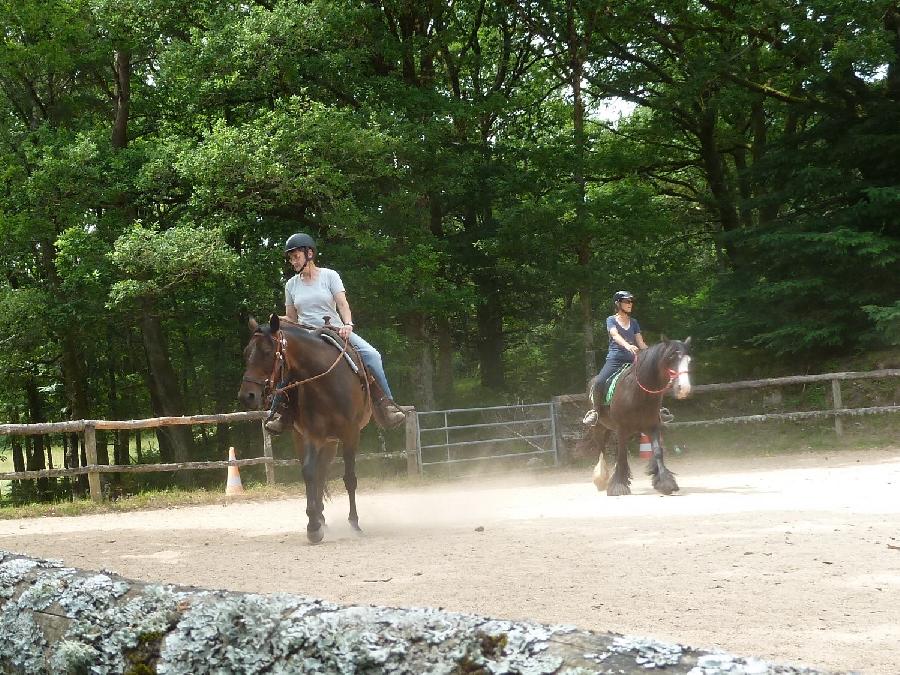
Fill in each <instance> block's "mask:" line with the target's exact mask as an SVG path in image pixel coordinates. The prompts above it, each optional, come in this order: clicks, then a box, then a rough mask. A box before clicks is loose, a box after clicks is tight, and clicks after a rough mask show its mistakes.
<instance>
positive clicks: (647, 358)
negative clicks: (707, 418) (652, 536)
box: [588, 338, 691, 496]
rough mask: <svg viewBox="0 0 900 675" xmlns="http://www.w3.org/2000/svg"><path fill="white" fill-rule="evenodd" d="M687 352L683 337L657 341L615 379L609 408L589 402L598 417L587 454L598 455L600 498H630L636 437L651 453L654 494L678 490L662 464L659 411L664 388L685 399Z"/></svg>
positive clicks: (687, 391)
mask: <svg viewBox="0 0 900 675" xmlns="http://www.w3.org/2000/svg"><path fill="white" fill-rule="evenodd" d="M690 348H691V339H690V338H687V339H686V340H685V341H684V342H681V341H679V340H663V341H662V342H659V343H657V344H655V345H653V346H652V347H650V348H649V349H647V350H646V351H643V352H640V353H639V354H638V356H637V358H636V359H635V363H634V364H633V365H632V366H631V367H630V368H629V369H628V370H626V371H625V372H624V373H623V374H622V376H621V377H619V381H618V383H617V384H616V388H615V391H614V392H613V398H612V401H611V402H610V405H609V407H608V408H607V407H604V406H600V405H599V404H600V403H601V401H592V404H593V405H594V408H595V410H597V412H598V414H599V423H598V424H597V425H596V426H593V427H591V428H590V431H589V439H590V442H591V444H592V446H593V449H594V451H596V452H598V453H599V460H598V462H597V466H596V467H594V476H593V480H594V485H596V486H597V489H598V490H602V489H603V488H606V494H608V495H610V496H618V495H628V494H631V488H630V485H631V468H630V467H629V466H628V441H629V440H630V439H631V438H632V437H633V436H634V435H636V434H638V433H645V434H647V435H648V436H649V437H650V440H651V444H652V448H653V456H652V457H651V458H650V463H649V464H648V466H647V473H648V474H650V476H651V477H652V482H653V487H654V489H655V490H657V491H658V492H661V493H663V494H665V495H670V494H672V493H673V492H677V491H678V483H676V482H675V477H674V476H673V475H672V472H671V471H669V469H668V468H667V467H666V465H665V462H664V461H663V447H662V442H661V436H660V431H661V430H662V422H661V421H660V417H659V407H660V403H661V401H662V397H663V393H664V392H666V391H667V390H668V389H670V388H671V389H672V390H673V393H674V394H675V397H676V398H679V399H682V398H686V397H687V396H689V395H690V393H691V382H690V373H689V368H690V363H691V356H690ZM596 379H597V378H596V377H595V378H593V379H592V380H591V382H590V384H589V385H588V392H589V393H590V392H593V391H594V384H595V380H596ZM610 431H615V432H616V437H617V440H618V452H617V454H616V468H615V470H614V471H613V474H612V477H610V475H609V464H608V462H607V461H606V459H605V458H604V451H605V449H606V438H607V436H608V435H609V433H610Z"/></svg>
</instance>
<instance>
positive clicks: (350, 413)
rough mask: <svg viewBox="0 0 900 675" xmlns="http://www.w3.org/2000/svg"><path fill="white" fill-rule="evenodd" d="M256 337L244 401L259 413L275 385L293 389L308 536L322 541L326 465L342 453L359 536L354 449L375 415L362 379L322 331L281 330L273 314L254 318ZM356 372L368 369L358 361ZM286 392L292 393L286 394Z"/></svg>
mask: <svg viewBox="0 0 900 675" xmlns="http://www.w3.org/2000/svg"><path fill="white" fill-rule="evenodd" d="M250 330H251V331H252V335H251V336H250V341H249V343H248V344H247V347H246V349H245V350H244V359H245V361H246V364H247V366H246V370H245V372H244V377H243V381H242V383H241V388H240V391H239V392H238V398H240V400H241V402H242V403H243V404H244V405H245V406H246V407H247V408H251V409H260V408H262V407H263V405H264V404H265V403H266V399H267V397H268V396H269V394H270V393H272V392H273V390H274V387H275V384H276V383H278V382H283V381H290V382H292V384H291V385H289V386H290V394H291V395H290V396H289V397H288V398H289V404H288V405H290V407H291V413H292V415H291V419H292V421H293V427H292V428H293V432H294V433H293V440H294V447H295V448H296V449H297V451H298V453H299V454H300V456H301V457H302V460H303V480H304V482H305V484H306V515H307V516H308V517H309V522H308V523H307V526H306V536H307V538H308V539H309V540H310V541H311V542H313V543H318V542H320V541H321V540H322V537H323V536H324V534H325V533H324V524H325V518H324V510H325V506H324V495H325V481H326V478H327V472H328V465H329V463H330V462H331V460H332V458H333V457H334V455H335V454H336V452H337V443H338V442H340V443H341V445H342V448H343V453H342V456H343V458H344V485H345V487H346V488H347V495H348V497H349V498H350V516H349V518H348V520H349V521H350V525H351V526H352V527H353V529H355V530H359V529H360V527H359V516H358V515H357V512H356V485H357V479H356V465H355V462H356V450H357V448H358V447H359V435H360V431H361V430H362V428H363V427H365V426H366V424H368V422H369V419H370V418H371V415H372V405H371V397H370V395H369V390H368V387H367V386H366V383H365V379H364V378H365V376H364V375H363V376H362V377H361V376H360V375H358V374H357V373H356V372H354V369H353V368H352V367H351V366H350V364H349V363H348V362H347V360H346V358H345V353H349V352H348V351H346V343H345V344H344V350H338V349H336V348H335V346H334V344H333V343H331V342H328V341H326V340H325V339H323V338H322V336H321V332H322V331H319V330H307V329H304V328H301V327H300V326H298V325H296V324H289V323H283V322H282V321H281V320H280V319H279V317H278V316H277V315H275V314H273V315H272V316H271V317H270V319H269V324H268V325H262V326H261V325H259V324H258V323H257V322H256V320H255V319H250ZM353 358H354V362H355V363H356V367H357V369H360V370H361V372H363V373H364V372H365V371H364V370H363V366H362V363H361V362H360V360H359V358H358V356H357V355H355V354H354V355H353ZM285 393H288V392H285Z"/></svg>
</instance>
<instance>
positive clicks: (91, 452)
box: [84, 422, 103, 502]
mask: <svg viewBox="0 0 900 675" xmlns="http://www.w3.org/2000/svg"><path fill="white" fill-rule="evenodd" d="M84 454H85V456H86V457H87V463H88V466H97V428H96V426H95V425H94V423H93V422H85V425H84ZM88 487H90V489H91V499H92V500H94V501H95V502H99V501H100V500H101V499H102V498H103V494H102V493H101V491H100V474H99V473H97V472H96V471H89V472H88Z"/></svg>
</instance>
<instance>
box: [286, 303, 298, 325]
mask: <svg viewBox="0 0 900 675" xmlns="http://www.w3.org/2000/svg"><path fill="white" fill-rule="evenodd" d="M284 315H285V316H286V317H287V318H289V319H290V320H291V321H293V322H295V323H296V322H297V320H298V318H299V315H298V314H297V308H296V307H294V306H293V305H285V306H284Z"/></svg>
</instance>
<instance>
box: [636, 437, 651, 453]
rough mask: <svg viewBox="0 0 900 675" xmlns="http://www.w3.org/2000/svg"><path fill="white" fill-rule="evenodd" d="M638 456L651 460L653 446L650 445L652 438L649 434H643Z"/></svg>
mask: <svg viewBox="0 0 900 675" xmlns="http://www.w3.org/2000/svg"><path fill="white" fill-rule="evenodd" d="M638 454H639V456H640V458H641V459H650V458H651V457H652V456H653V446H652V445H651V444H650V437H649V436H648V435H647V434H641V444H640V446H639V447H638Z"/></svg>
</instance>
